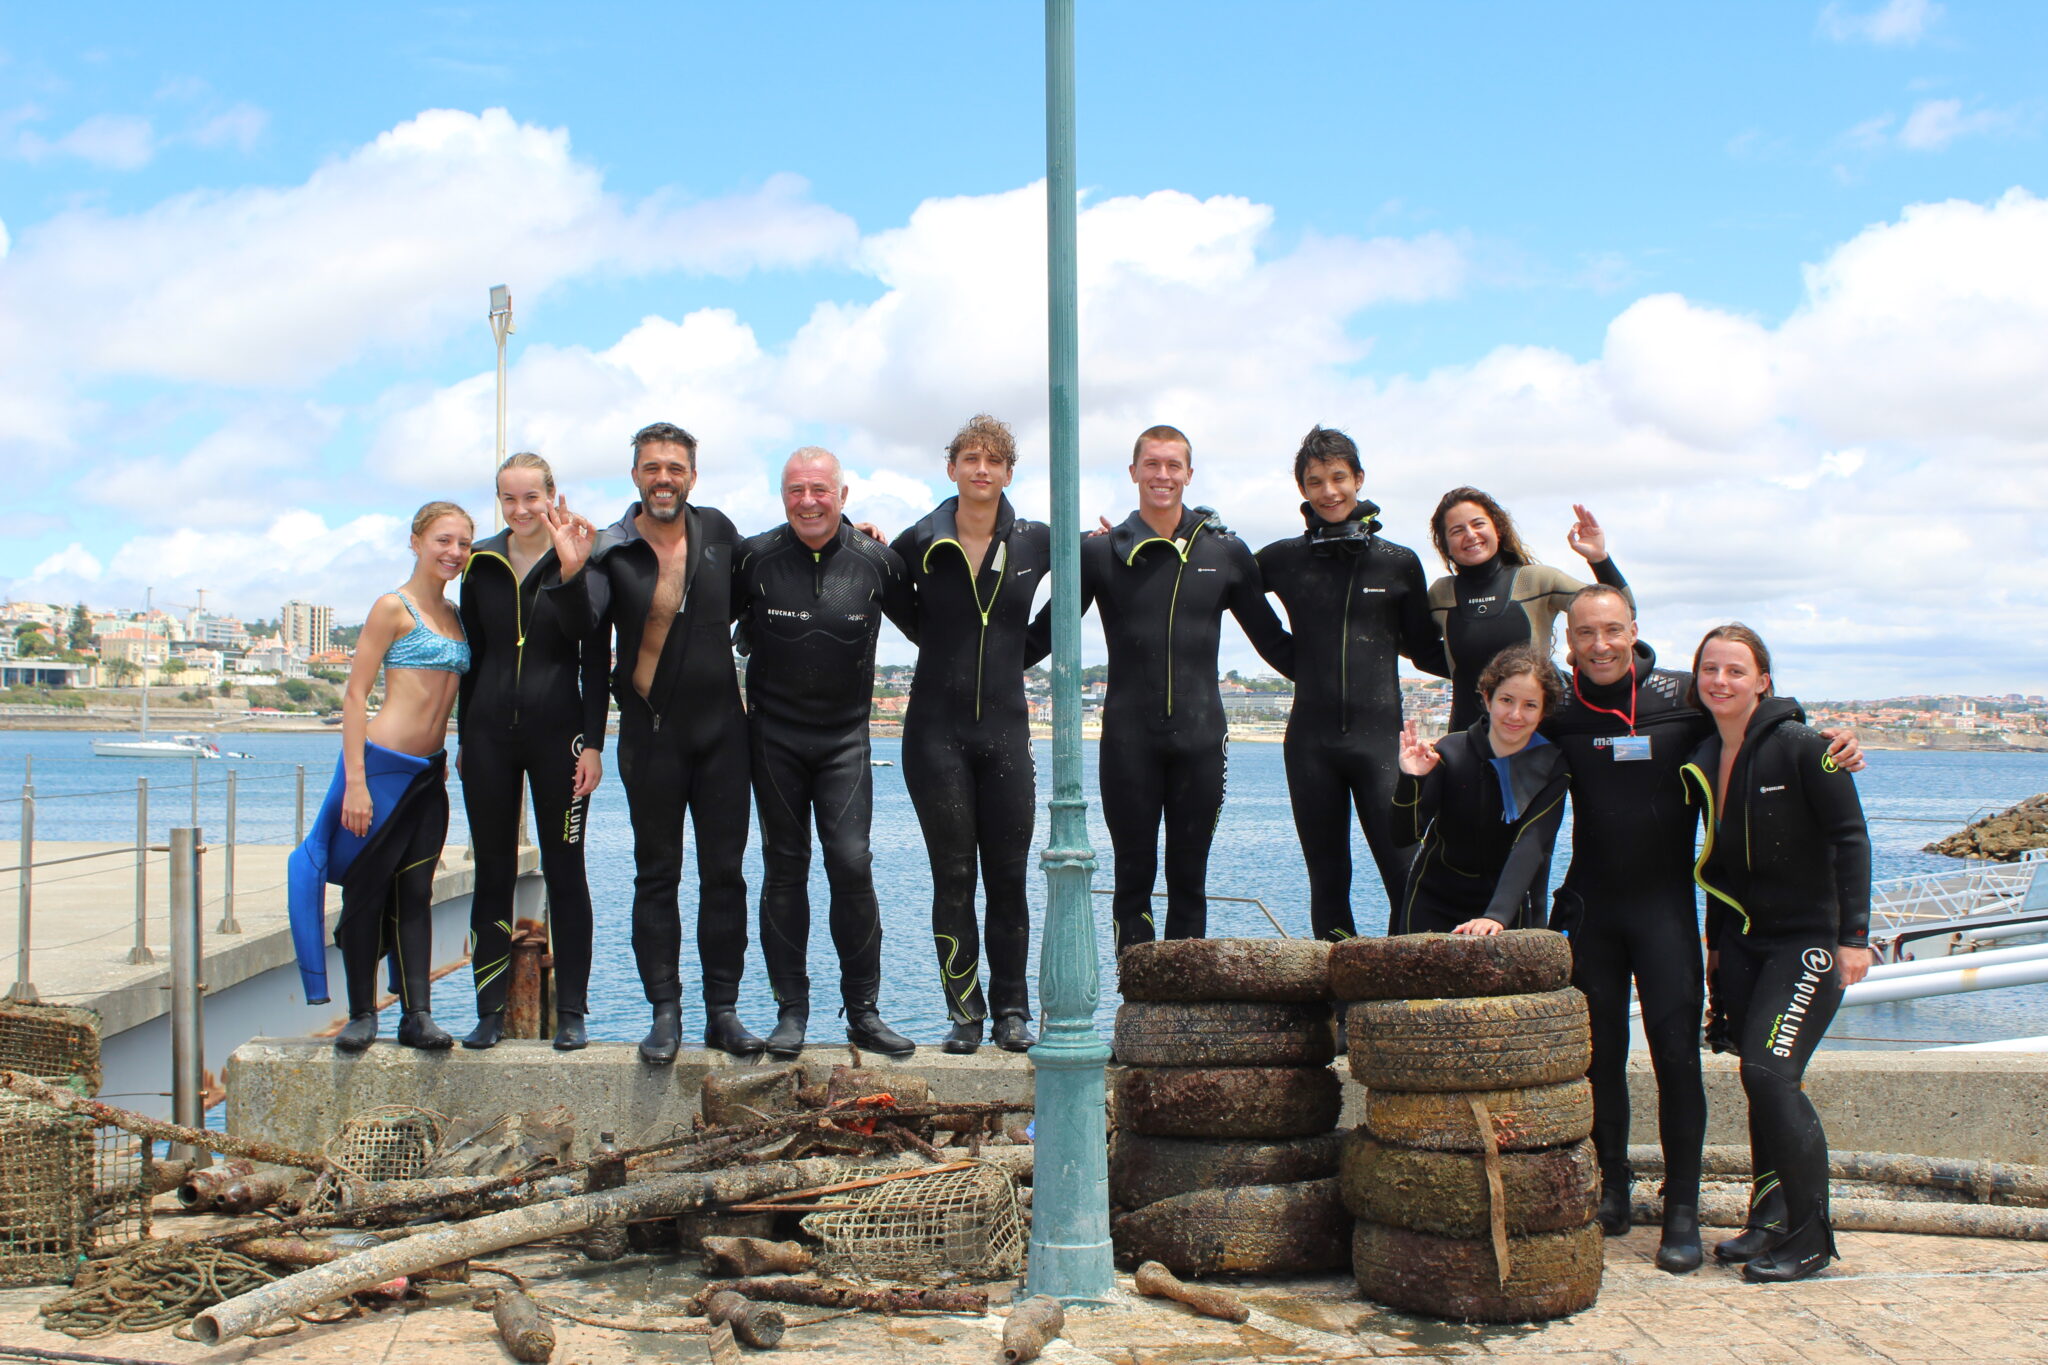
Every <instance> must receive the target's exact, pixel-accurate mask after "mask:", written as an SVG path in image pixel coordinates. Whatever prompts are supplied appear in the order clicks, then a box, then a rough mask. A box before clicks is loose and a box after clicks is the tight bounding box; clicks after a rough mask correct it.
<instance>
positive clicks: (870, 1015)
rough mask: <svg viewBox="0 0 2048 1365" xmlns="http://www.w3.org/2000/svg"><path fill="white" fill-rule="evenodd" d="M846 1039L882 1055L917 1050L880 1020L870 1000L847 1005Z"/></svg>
mask: <svg viewBox="0 0 2048 1365" xmlns="http://www.w3.org/2000/svg"><path fill="white" fill-rule="evenodd" d="M977 1031H978V1030H977ZM846 1041H847V1042H849V1043H852V1044H853V1045H854V1046H855V1047H858V1048H865V1049H866V1050H867V1051H869V1052H879V1053H881V1054H882V1055H883V1056H884V1057H908V1056H909V1055H910V1054H911V1053H913V1052H915V1051H917V1044H916V1043H913V1042H911V1041H910V1040H909V1039H908V1038H905V1037H904V1036H903V1035H902V1034H900V1033H898V1032H897V1031H896V1030H895V1029H892V1028H890V1027H889V1026H888V1025H887V1024H885V1023H883V1022H882V1016H881V1015H880V1014H879V1013H877V1012H876V1010H875V1004H874V1001H872V1000H863V1001H859V1002H857V1003H849V1004H848V1005H847V1007H846Z"/></svg>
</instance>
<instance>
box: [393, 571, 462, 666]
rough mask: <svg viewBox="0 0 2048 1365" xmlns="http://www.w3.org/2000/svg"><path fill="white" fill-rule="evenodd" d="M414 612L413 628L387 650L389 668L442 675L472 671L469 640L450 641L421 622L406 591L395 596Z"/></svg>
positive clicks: (417, 609) (416, 609)
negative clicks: (432, 670) (429, 669)
mask: <svg viewBox="0 0 2048 1365" xmlns="http://www.w3.org/2000/svg"><path fill="white" fill-rule="evenodd" d="M395 596H396V597H397V598H398V600H399V601H401V602H403V603H405V609H406V610H407V611H409V612H411V613H412V629H411V630H409V631H407V632H406V633H405V634H403V635H401V636H399V637H398V638H397V639H396V640H393V641H392V642H391V648H389V649H387V650H385V651H384V667H386V668H431V669H434V670H436V671H437V672H441V673H467V672H469V641H467V640H451V639H449V638H448V637H447V636H446V635H443V634H441V633H440V632H438V631H435V630H430V629H428V627H427V623H426V622H425V621H423V620H421V619H420V609H419V608H418V607H415V606H414V605H413V604H412V599H411V598H410V597H407V596H406V595H405V593H404V591H403V590H401V591H399V592H398V593H396V594H395Z"/></svg>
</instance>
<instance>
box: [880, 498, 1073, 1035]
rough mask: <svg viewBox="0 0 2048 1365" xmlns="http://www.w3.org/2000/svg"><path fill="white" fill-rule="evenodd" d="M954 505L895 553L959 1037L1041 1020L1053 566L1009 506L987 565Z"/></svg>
mask: <svg viewBox="0 0 2048 1365" xmlns="http://www.w3.org/2000/svg"><path fill="white" fill-rule="evenodd" d="M959 505H960V500H959V499H958V498H947V499H946V500H945V501H944V502H942V503H940V504H939V505H938V506H937V507H936V508H934V509H932V511H931V513H930V514H929V515H928V516H926V517H925V518H924V519H923V520H922V521H920V522H918V523H917V524H916V525H915V526H912V527H911V528H910V529H909V530H907V531H905V532H904V533H903V534H902V535H900V536H898V537H897V538H896V541H895V543H894V544H893V545H892V546H891V547H890V548H892V549H894V550H895V551H896V555H897V557H898V558H899V559H901V560H902V561H903V564H904V568H905V570H906V571H907V572H908V574H909V576H910V599H911V606H910V610H909V612H908V613H907V614H906V615H905V616H904V617H903V618H902V619H898V620H897V622H896V624H897V625H898V626H899V627H900V628H901V629H902V630H903V633H904V634H906V635H908V636H910V637H911V639H912V640H914V641H915V642H916V644H917V673H916V676H915V677H914V678H913V680H912V682H911V684H910V708H909V711H908V712H907V713H906V714H905V716H904V720H903V780H904V785H905V786H907V787H908V788H909V789H910V799H911V802H912V803H913V804H914V805H915V806H916V808H917V820H918V824H919V825H920V826H922V827H923V830H924V842H925V850H926V852H927V853H928V854H929V855H930V857H931V862H932V937H933V939H934V940H935V941H936V943H937V947H938V955H939V981H940V985H941V987H942V989H943V990H944V991H945V996H946V1013H947V1016H948V1017H949V1018H951V1019H952V1020H953V1022H954V1023H956V1024H961V1023H969V1022H972V1021H975V1020H979V1019H984V1018H987V1017H988V1016H989V1015H990V1014H992V1013H993V1014H995V1015H997V1016H999V1017H1000V1016H1002V1015H1017V1016H1020V1017H1028V1016H1029V1015H1030V1013H1031V996H1030V988H1029V985H1028V983H1027V981H1026V971H1027V967H1028V965H1029V956H1030V947H1031V921H1030V914H1029V911H1028V910H1027V909H1026V907H1025V898H1024V883H1025V875H1026V864H1027V861H1028V859H1029V856H1030V852H1031V830H1032V824H1033V815H1034V811H1035V807H1036V800H1037V781H1036V778H1037V774H1036V767H1035V765H1034V763H1033V762H1032V755H1031V724H1030V715H1029V712H1028V711H1027V709H1026V707H1025V702H1024V670H1025V669H1026V668H1029V667H1030V666H1031V665H1032V664H1034V663H1036V662H1037V661H1038V659H1039V658H1040V657H1043V656H1042V655H1034V654H1032V653H1031V651H1030V646H1029V643H1028V641H1027V639H1026V636H1027V633H1028V627H1029V623H1030V619H1031V601H1032V598H1033V596H1034V595H1035V594H1036V593H1037V591H1038V587H1039V585H1040V584H1041V583H1043V582H1045V581H1046V578H1047V574H1048V571H1049V569H1050V567H1051V563H1052V560H1051V530H1050V528H1048V527H1047V526H1046V525H1045V523H1043V522H1037V521H1025V520H1022V519H1020V518H1018V516H1017V514H1016V512H1015V510H1014V509H1012V507H1011V506H1010V500H1009V499H1008V498H1007V497H1005V498H1003V499H1002V501H1001V503H1000V505H999V506H998V508H997V510H996V521H995V529H994V533H993V534H992V535H991V536H990V538H989V544H988V550H987V552H986V553H985V554H984V555H983V556H982V560H981V562H980V563H979V564H972V563H970V562H969V561H968V558H967V549H966V547H965V545H963V544H962V543H961V540H960V536H959V532H958V530H957V528H956V527H955V524H954V517H955V515H956V513H957V511H958V508H959ZM977 863H978V864H979V868H980V875H981V879H982V881H983V884H984V885H985V887H986V894H987V911H986V914H987V920H988V929H987V944H988V978H989V979H988V994H987V996H986V997H984V996H983V994H982V988H981V973H980V970H979V969H980V962H981V945H982V937H983V936H982V934H981V933H980V932H979V931H978V926H977V925H976V924H975V917H974V888H975V874H976V865H977Z"/></svg>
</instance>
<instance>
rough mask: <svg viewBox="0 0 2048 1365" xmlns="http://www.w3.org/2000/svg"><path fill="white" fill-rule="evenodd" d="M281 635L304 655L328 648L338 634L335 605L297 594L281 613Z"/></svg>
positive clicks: (279, 636)
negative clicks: (312, 600) (299, 596)
mask: <svg viewBox="0 0 2048 1365" xmlns="http://www.w3.org/2000/svg"><path fill="white" fill-rule="evenodd" d="M277 633H278V638H279V639H280V640H282V641H283V642H284V646H285V648H287V649H289V650H291V651H292V652H293V653H294V654H296V655H298V656H299V657H300V658H301V659H307V658H311V657H312V656H313V655H315V654H318V653H320V652H322V651H323V650H325V649H326V648H327V646H328V644H329V643H330V640H331V637H332V636H333V634H334V608H333V607H329V606H323V605H321V604H318V603H314V602H301V601H299V600H298V599H297V598H296V597H295V598H293V599H292V600H291V601H289V602H287V603H285V604H284V607H283V609H282V610H280V611H279V612H278V614H277Z"/></svg>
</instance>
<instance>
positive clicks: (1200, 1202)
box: [1109, 1179, 1351, 1275]
mask: <svg viewBox="0 0 2048 1365" xmlns="http://www.w3.org/2000/svg"><path fill="white" fill-rule="evenodd" d="M1109 1229H1110V1239H1111V1241H1112V1242H1113V1243H1114V1244H1115V1246H1116V1252H1117V1256H1118V1257H1119V1259H1121V1260H1124V1261H1126V1262H1128V1263H1133V1264H1135V1263H1137V1262H1141V1261H1158V1262H1159V1263H1160V1264H1161V1265H1163V1266H1165V1267H1166V1268H1167V1269H1168V1270H1171V1271H1172V1272H1173V1273H1174V1274H1176V1275H1232V1274H1236V1275H1307V1274H1312V1273H1314V1272H1316V1271H1325V1270H1341V1269H1342V1268H1343V1267H1344V1265H1345V1262H1346V1258H1347V1257H1348V1255H1349V1253H1350V1246H1349V1244H1348V1242H1349V1238H1350V1236H1351V1215H1350V1214H1348V1213H1346V1212H1345V1211H1344V1201H1343V1200H1342V1199H1340V1198H1339V1197H1338V1194H1337V1182H1336V1180H1334V1179H1329V1180H1310V1181H1304V1182H1301V1183H1298V1184H1292V1185H1244V1186H1240V1187H1238V1188H1237V1189H1231V1190H1197V1191H1195V1192H1193V1193H1191V1194H1182V1195H1176V1196H1174V1197H1173V1198H1171V1199H1162V1200H1160V1201H1159V1202H1158V1203H1156V1204H1148V1205H1146V1206H1145V1207H1144V1208H1142V1209H1139V1210H1138V1211H1137V1212H1136V1213H1126V1214H1123V1215H1121V1216H1119V1217H1117V1218H1114V1219H1112V1220H1111V1221H1110V1225H1109Z"/></svg>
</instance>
